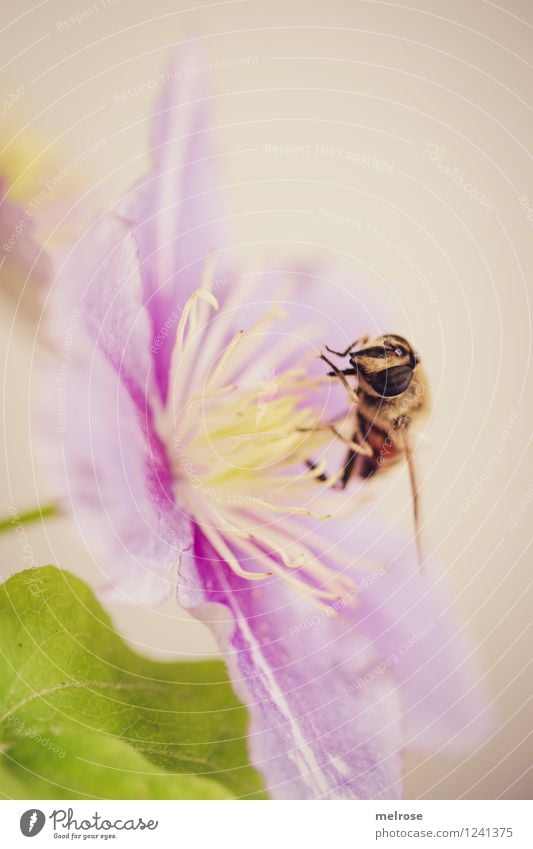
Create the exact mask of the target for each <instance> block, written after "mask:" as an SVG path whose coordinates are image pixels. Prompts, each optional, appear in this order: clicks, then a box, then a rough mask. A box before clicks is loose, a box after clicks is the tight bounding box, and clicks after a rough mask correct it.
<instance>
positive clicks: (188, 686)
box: [0, 566, 265, 799]
mask: <svg viewBox="0 0 533 849" xmlns="http://www.w3.org/2000/svg"><path fill="white" fill-rule="evenodd" d="M246 726H247V718H246V711H245V709H244V707H243V706H242V705H241V704H240V702H238V701H237V699H236V698H235V696H234V694H233V691H232V689H231V686H230V684H229V681H228V677H227V674H226V671H225V667H224V665H223V664H222V663H221V662H219V661H206V662H202V663H160V662H157V661H153V660H150V659H148V658H144V657H141V656H140V655H138V654H136V653H135V652H134V651H132V649H130V648H129V646H127V645H126V643H125V642H124V641H123V640H122V639H121V637H120V636H119V635H118V634H117V632H116V631H115V630H114V628H113V626H112V623H111V621H110V619H109V617H108V616H107V615H106V614H105V612H104V611H103V609H102V607H101V606H100V604H99V603H98V602H97V601H96V599H95V597H94V595H93V594H92V592H91V591H90V590H89V588H88V587H87V586H86V585H85V584H84V583H83V582H82V581H80V580H79V579H78V578H75V577H74V576H73V575H70V574H69V573H67V572H62V571H60V570H59V569H56V568H54V567H52V566H47V567H44V568H42V569H28V570H26V571H25V572H21V573H19V574H17V575H15V576H14V577H12V578H10V579H9V580H8V581H7V582H6V583H5V584H4V585H3V586H1V587H0V793H3V795H4V796H5V797H8V798H19V799H20V798H39V799H54V798H57V799H78V798H102V799H170V798H173V799H224V798H232V797H246V798H264V797H265V796H264V792H263V788H262V784H261V779H260V777H259V775H258V773H257V772H255V770H254V769H253V768H252V767H251V766H250V764H249V762H248V757H247V752H246Z"/></svg>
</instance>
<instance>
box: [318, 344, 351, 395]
mask: <svg viewBox="0 0 533 849" xmlns="http://www.w3.org/2000/svg"><path fill="white" fill-rule="evenodd" d="M320 359H321V360H324V362H325V363H327V365H328V366H329V367H330V369H331V372H329V374H330V376H331V377H338V378H339V380H340V382H341V383H342V385H343V386H344V388H345V389H346V390H347V392H348V393H349V394H350V397H351V398H352V400H353V401H354V402H355V403H357V401H358V400H359V398H358V395H357V392H356V390H355V389H354V388H353V386H350V384H349V383H348V381H347V380H346V375H348V376H350V375H356V374H357V369H353V368H345V369H343V370H342V371H341V370H340V369H338V368H337V366H336V365H335V363H332V362H331V360H328V358H327V357H326V355H325V354H320Z"/></svg>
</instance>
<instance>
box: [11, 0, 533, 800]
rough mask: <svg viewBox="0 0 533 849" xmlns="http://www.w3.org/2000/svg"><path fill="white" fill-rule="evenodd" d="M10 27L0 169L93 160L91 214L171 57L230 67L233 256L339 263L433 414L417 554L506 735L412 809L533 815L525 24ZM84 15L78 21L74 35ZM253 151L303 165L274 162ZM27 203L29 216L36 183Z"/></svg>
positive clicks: (132, 21) (408, 18)
mask: <svg viewBox="0 0 533 849" xmlns="http://www.w3.org/2000/svg"><path fill="white" fill-rule="evenodd" d="M3 7H4V8H3V9H2V15H1V20H2V29H1V31H0V44H1V49H0V56H1V57H2V58H1V65H2V70H1V74H0V80H1V90H2V100H3V99H4V97H6V96H7V95H8V94H9V93H11V92H14V91H15V90H16V89H17V87H19V86H21V85H23V86H24V92H23V94H22V95H21V96H19V98H18V100H17V102H16V103H15V104H14V105H13V106H12V107H11V108H10V109H9V110H8V111H7V113H6V114H5V115H4V117H3V122H4V123H5V126H6V131H5V133H4V137H3V139H2V146H4V144H5V145H6V148H7V150H6V151H4V158H5V153H6V152H7V153H9V151H11V152H12V151H13V150H14V145H15V144H20V142H23V144H24V146H29V149H30V151H31V150H32V149H33V150H35V151H36V152H37V153H38V160H37V164H38V165H39V168H42V169H44V172H48V173H50V172H51V173H55V172H57V171H58V170H60V169H61V167H62V166H63V165H65V164H67V163H68V162H70V161H71V160H72V158H73V157H74V156H76V155H77V154H80V153H82V152H83V151H87V150H88V149H89V150H92V151H93V152H91V153H90V154H89V155H87V156H84V159H85V161H84V163H83V165H81V166H79V167H78V168H76V169H74V176H73V179H72V180H68V181H65V182H64V184H63V185H62V187H61V192H63V191H64V192H65V193H66V194H67V196H68V192H69V191H71V190H72V186H73V184H74V183H75V182H77V183H78V185H79V186H82V187H85V188H89V189H90V190H91V191H90V194H89V200H90V201H91V203H95V204H96V203H100V202H104V203H108V202H111V201H113V200H114V199H115V198H116V197H117V196H118V195H119V194H120V192H121V191H122V190H123V189H124V188H126V187H127V186H128V185H129V184H130V183H131V181H132V179H133V178H134V177H135V176H136V175H137V174H138V173H141V172H142V170H143V167H144V166H145V164H146V163H145V160H144V158H143V151H144V150H145V142H146V132H147V123H146V119H147V116H148V114H149V112H150V109H151V106H152V103H153V100H154V97H155V94H156V92H157V90H158V86H159V82H158V79H157V78H158V75H160V74H161V73H162V72H163V70H164V67H165V62H166V60H167V58H168V56H169V54H170V53H171V51H172V48H173V46H175V45H179V44H180V42H182V41H184V40H186V39H187V38H196V39H198V41H199V43H201V44H202V45H203V48H204V50H205V53H206V61H209V62H221V63H222V67H221V68H220V69H219V70H214V69H211V70H209V69H208V70H206V71H204V72H203V73H206V74H207V75H208V76H209V82H210V84H211V86H212V90H213V93H214V95H215V97H214V100H213V105H214V108H215V110H216V111H215V118H214V120H215V123H216V124H217V125H218V127H219V128H220V129H219V136H220V140H221V146H222V149H223V152H224V156H223V160H222V161H223V168H224V180H225V182H226V184H227V185H228V199H229V205H230V210H231V213H232V221H231V222H230V232H231V235H232V238H233V240H234V242H235V245H236V249H237V250H238V251H240V252H242V253H245V254H246V255H247V256H248V257H249V258H250V262H251V263H252V264H256V265H260V263H261V261H262V258H264V257H267V256H271V255H272V254H274V255H275V256H278V257H281V258H284V259H285V258H286V259H287V260H290V258H291V257H301V256H302V255H303V256H305V257H310V258H313V257H325V258H326V259H329V260H332V261H335V260H338V259H342V260H343V261H344V262H345V263H347V264H348V267H349V268H350V269H351V270H352V272H353V275H354V277H361V276H364V277H365V278H366V279H367V280H368V282H369V285H371V286H373V287H375V288H376V289H377V290H378V291H379V292H380V294H381V296H382V298H383V299H385V300H387V301H389V302H391V303H393V304H394V305H395V307H396V309H397V311H398V314H399V319H398V321H399V325H400V324H401V327H399V328H398V329H402V330H404V331H405V332H407V333H409V335H410V336H411V337H412V338H413V339H415V340H416V344H417V347H418V348H419V350H420V351H422V352H423V354H424V359H425V362H426V364H427V366H428V370H429V373H430V377H431V383H432V392H433V396H434V412H433V416H432V419H431V421H430V423H429V426H428V431H427V435H428V437H429V440H430V441H428V443H427V444H426V445H425V447H424V449H423V452H422V457H421V474H422V479H423V484H424V510H425V519H426V521H427V523H428V532H427V536H428V537H429V538H430V539H432V540H433V545H434V547H435V548H438V551H439V553H440V555H441V557H442V563H443V568H444V569H447V570H448V572H449V575H450V578H451V581H452V582H453V585H454V587H455V590H456V593H457V601H456V604H457V608H458V610H459V611H460V613H461V615H462V616H463V617H464V619H465V620H466V621H468V627H469V629H470V632H471V633H472V635H473V637H474V639H475V640H476V642H477V644H478V645H479V654H480V659H481V664H482V667H483V669H484V670H485V673H486V677H487V680H488V684H489V687H490V691H491V693H492V695H493V698H494V700H495V703H496V705H497V709H498V711H499V717H500V726H501V727H500V728H499V729H498V731H497V733H495V735H494V736H493V738H492V739H491V740H490V741H489V742H488V743H487V744H486V745H485V746H484V747H483V748H482V749H480V750H479V751H476V752H474V753H473V754H472V755H471V756H470V757H467V758H465V759H464V761H462V762H459V761H457V760H451V759H444V758H434V759H432V760H426V759H424V758H423V757H418V756H416V755H414V754H410V755H409V757H408V763H407V778H406V781H407V796H408V797H419V796H425V797H431V798H463V797H466V798H483V797H488V798H495V797H500V796H502V797H509V798H521V797H526V798H530V797H531V791H532V789H533V781H532V777H531V773H530V772H528V770H530V768H531V763H532V744H531V727H532V723H531V707H530V706H529V704H528V700H529V699H530V697H531V690H532V687H531V672H530V670H529V666H528V664H529V663H530V659H531V634H530V625H531V609H532V602H533V598H532V594H531V591H530V568H529V567H530V563H531V555H530V554H529V543H530V539H531V534H530V528H531V524H532V522H533V506H532V505H530V504H529V503H528V502H530V501H532V500H533V481H532V474H531V445H530V434H531V413H532V410H531V400H530V396H529V392H528V390H529V388H530V385H531V383H530V375H529V373H528V372H529V367H530V363H529V359H530V346H531V332H530V327H531V323H530V322H531V316H530V308H529V292H530V280H531V273H532V264H533V254H532V252H531V243H532V236H533V230H532V227H533V224H532V223H531V222H528V220H526V214H525V212H524V208H523V205H524V204H525V203H527V200H526V201H524V200H522V202H521V201H520V198H521V197H523V196H524V195H525V196H526V198H527V199H528V200H529V203H530V204H531V205H532V206H533V168H532V161H531V153H530V151H529V150H528V148H529V147H530V140H531V136H532V105H533V95H532V91H533V86H532V83H533V73H532V70H533V69H532V65H531V64H530V62H529V59H530V57H531V56H532V55H533V51H532V49H531V48H532V46H533V6H532V5H531V4H530V3H529V2H526V0H523V1H522V2H519V0H506V2H502V3H500V5H498V4H496V3H489V2H481V0H480V1H479V2H478V0H468V2H459V0H455V1H454V0H452V2H448V3H445V4H444V3H441V2H437V0H424V1H423V2H422V1H421V0H412V2H411V3H410V4H409V5H408V6H407V5H403V4H402V3H399V2H379V0H376V1H375V2H374V0H365V2H359V0H344V2H343V1H342V0H328V2H318V3H310V2H306V1H305V0H297V2H294V0H293V2H287V0H284V2H279V0H274V2H271V0H270V2H268V3H267V2H264V0H236V1H235V2H214V3H209V4H207V3H206V4H201V3H200V2H196V5H195V6H193V5H192V4H189V3H184V2H171V0H154V2H152V3H148V4H147V3H144V2H133V0H122V2H107V3H106V2H101V1H100V0H98V2H97V3H96V4H94V5H91V4H90V3H89V4H87V5H85V6H84V4H83V0H79V2H63V0H59V1H58V0H56V2H46V0H45V2H40V3H35V4H31V3H29V2H27V1H26V0H23V2H22V3H18V4H16V6H14V5H13V4H8V3H7V0H3ZM83 9H85V10H86V11H85V15H86V17H84V18H83V19H82V20H81V21H80V22H78V23H76V22H72V21H71V22H70V23H68V20H67V19H68V18H69V17H70V16H71V15H73V14H75V13H79V12H81V11H82V10H83ZM66 21H67V23H65V22H66ZM237 59H239V60H241V61H240V63H239V64H238V66H237V67H231V66H232V65H233V66H234V65H235V64H236V63H235V61H234V60H237ZM154 80H155V82H154ZM134 86H138V87H140V88H141V89H142V91H141V92H140V93H138V94H135V93H133V92H132V91H131V89H132V88H133V87H134ZM99 139H100V140H102V139H104V141H103V142H101V143H99V142H98V140H99ZM17 140H18V141H17ZM268 145H299V146H304V148H303V149H300V150H299V151H298V152H293V153H290V154H287V155H284V154H281V153H279V152H278V153H275V152H272V151H270V152H269V149H268V148H267V147H266V146H268ZM315 145H317V146H325V147H326V148H328V149H330V151H331V152H330V153H324V151H323V150H322V149H321V148H320V150H317V148H315ZM428 145H431V147H428ZM305 146H309V149H308V150H307V148H306V147H305ZM45 149H46V152H45V153H42V151H43V150H45ZM436 151H439V153H438V155H437V154H436ZM430 153H432V154H433V159H432V157H431V156H430ZM30 158H31V156H30ZM1 161H2V158H1V156H0V162H1ZM34 164H35V163H34ZM446 165H447V166H449V169H448V170H449V171H452V172H453V169H455V168H457V169H458V170H459V172H460V174H461V175H462V177H463V178H464V183H467V184H469V185H470V186H471V187H472V188H471V191H472V192H473V194H469V193H467V191H465V189H464V188H463V187H461V185H459V184H458V183H457V182H454V180H453V179H452V176H451V175H450V174H449V173H448V174H447V173H445V172H446V168H445V166H446ZM456 173H457V172H456ZM26 176H27V177H28V175H26ZM28 185H29V186H30V188H28ZM94 187H96V188H94ZM19 188H20V191H21V192H22V191H24V192H26V197H28V194H27V193H28V192H30V194H31V182H30V181H29V179H26V180H25V184H24V185H23V184H22V183H20V184H19ZM93 188H94V190H93ZM58 194H59V192H58ZM481 196H484V199H483V198H481ZM56 200H57V198H55V197H53V198H50V203H51V204H52V203H53V202H56ZM320 210H327V215H326V214H324V213H322V214H321V213H320ZM341 216H345V218H347V219H348V221H346V220H345V219H343V218H342V217H341ZM531 217H533V215H532V216H531ZM356 222H358V223H356ZM391 239H393V240H394V242H395V244H396V245H397V247H396V248H395V249H393V247H392V246H391V241H390V240H391ZM0 310H1V312H0V329H1V334H0V335H1V344H2V349H3V350H2V353H3V354H4V357H5V364H6V371H5V375H4V377H5V386H6V395H5V418H4V433H5V452H4V453H3V455H2V464H3V466H4V469H3V470H2V471H3V479H4V480H5V485H4V487H3V490H2V495H1V502H2V503H1V505H0V506H1V507H2V508H3V512H7V510H8V509H9V507H10V506H12V505H14V506H16V507H19V508H24V507H27V506H31V505H33V504H34V503H35V502H36V499H37V483H36V477H35V475H36V470H35V468H34V462H33V458H32V450H31V441H30V435H29V414H28V405H29V400H30V398H31V393H30V391H29V379H30V377H29V375H30V372H31V367H32V363H33V361H34V357H35V356H37V353H36V350H35V348H34V341H35V325H34V324H32V321H31V319H30V318H29V317H28V313H27V312H26V311H25V310H21V309H19V310H16V309H15V307H14V304H13V301H9V300H8V299H7V298H3V300H2V301H1V302H0ZM394 329H397V328H394ZM509 421H510V422H511V424H510V425H508V422H509ZM506 427H507V432H506V433H504V434H503V435H502V429H505V428H506ZM491 458H492V459H491ZM406 488H407V481H406V477H405V473H404V472H400V473H399V474H397V475H394V474H393V475H392V476H391V477H390V478H389V479H388V480H387V482H386V483H384V484H383V486H382V490H381V491H380V497H381V499H382V501H383V504H384V505H385V507H386V509H388V510H390V511H393V510H396V509H397V508H398V505H400V506H401V507H403V508H404V515H405V522H406V523H408V522H409V521H410V512H409V509H408V505H407V507H406V497H407V496H406V493H407V489H406ZM471 493H474V494H473V495H471ZM42 495H43V497H46V492H43V493H42ZM521 500H522V503H523V504H524V507H523V510H522V508H521ZM521 510H522V512H521ZM513 513H518V514H519V517H518V519H517V527H516V528H514V529H513V530H510V524H509V523H510V522H511V514H513ZM28 539H29V541H30V543H31V546H32V549H33V552H34V556H35V559H36V562H38V563H43V562H49V561H52V562H55V563H58V564H59V565H62V566H65V567H66V568H70V569H72V570H74V571H76V572H77V573H79V574H81V575H84V576H85V577H86V578H87V579H88V580H89V581H92V582H93V583H94V582H95V579H96V576H97V567H96V564H94V563H93V561H92V559H91V557H90V555H89V553H88V552H87V551H85V550H83V549H82V548H81V547H80V545H79V544H78V542H77V541H76V540H75V538H74V537H73V536H72V535H71V533H70V528H69V523H68V522H67V521H66V520H61V521H55V522H49V523H48V524H47V527H46V530H45V529H43V528H32V529H31V530H28ZM0 544H1V547H2V550H1V562H2V568H3V569H4V570H5V574H6V575H7V574H9V573H10V572H12V571H14V570H16V569H20V568H22V566H23V564H22V562H21V559H20V558H21V547H20V541H19V540H17V538H16V537H15V535H14V534H13V535H11V536H10V537H9V538H8V537H6V536H4V537H3V538H2V539H1V541H0ZM6 564H9V566H10V568H9V569H5V565H6ZM112 612H113V616H114V619H115V622H116V623H117V625H118V626H119V627H120V629H122V631H123V633H125V634H126V635H127V636H128V637H129V639H130V640H131V641H132V642H133V643H135V644H136V645H138V646H140V647H142V648H143V649H144V650H148V651H150V652H151V653H154V654H159V655H162V656H165V657H172V656H174V655H175V654H176V653H178V654H181V655H189V656H190V655H198V654H202V653H209V652H210V651H212V650H213V644H212V642H211V639H210V636H209V635H208V634H207V632H205V631H204V630H203V628H202V626H200V625H198V624H197V623H194V622H192V621H190V620H188V619H187V618H186V617H185V615H184V614H183V613H180V612H179V611H177V610H176V607H175V605H174V604H173V602H169V603H167V604H166V605H165V606H164V607H163V608H162V609H160V610H157V611H150V610H142V611H139V610H132V609H131V608H127V607H124V606H119V605H114V606H113V608H112Z"/></svg>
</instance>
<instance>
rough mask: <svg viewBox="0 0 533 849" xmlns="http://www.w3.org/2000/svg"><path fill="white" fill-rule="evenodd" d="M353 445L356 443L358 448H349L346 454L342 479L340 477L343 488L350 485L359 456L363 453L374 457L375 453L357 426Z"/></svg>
mask: <svg viewBox="0 0 533 849" xmlns="http://www.w3.org/2000/svg"><path fill="white" fill-rule="evenodd" d="M353 445H356V446H357V449H358V450H354V448H353V447H350V448H349V450H348V453H347V455H346V459H345V461H344V467H343V472H342V476H341V479H340V488H341V489H346V487H347V486H348V484H349V482H350V479H351V477H352V475H353V473H354V470H355V463H356V460H357V457H358V456H360V455H361V454H363V455H364V456H365V457H373V455H374V452H373V451H372V448H371V447H370V445H369V444H368V442H367V441H366V439H365V438H364V436H363V435H362V433H361V431H360V430H359V428H356V430H355V432H354V435H353V436H352V446H353Z"/></svg>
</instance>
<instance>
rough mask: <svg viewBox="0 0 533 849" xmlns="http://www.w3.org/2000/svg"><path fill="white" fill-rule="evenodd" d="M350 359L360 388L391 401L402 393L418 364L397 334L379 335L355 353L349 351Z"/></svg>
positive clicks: (404, 341)
mask: <svg viewBox="0 0 533 849" xmlns="http://www.w3.org/2000/svg"><path fill="white" fill-rule="evenodd" d="M350 360H351V362H352V365H353V367H354V368H355V369H357V376H358V379H359V381H360V383H361V384H362V385H363V388H365V389H366V390H367V391H368V392H370V393H371V394H372V395H377V396H379V397H381V398H393V397H394V396H396V395H401V394H402V393H403V392H405V391H406V390H407V389H408V388H409V385H410V383H411V380H412V379H413V372H414V370H415V368H416V366H417V364H418V363H419V359H418V357H417V355H416V354H415V352H414V350H413V348H412V347H411V345H410V344H409V342H408V341H407V340H406V339H404V338H403V336H398V335H397V334H396V333H387V334H386V335H384V336H378V338H377V339H373V340H372V341H371V342H369V343H368V344H367V345H365V346H364V347H363V348H360V349H359V350H358V351H352V353H351V354H350Z"/></svg>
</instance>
